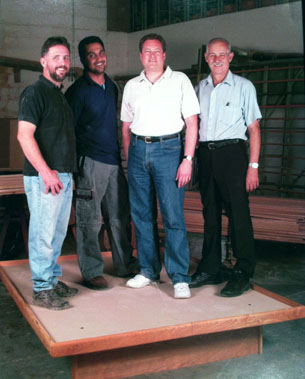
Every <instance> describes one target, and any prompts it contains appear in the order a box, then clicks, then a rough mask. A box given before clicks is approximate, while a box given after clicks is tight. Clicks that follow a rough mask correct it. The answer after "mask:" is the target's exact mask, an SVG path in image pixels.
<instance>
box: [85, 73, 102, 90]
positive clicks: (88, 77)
mask: <svg viewBox="0 0 305 379" xmlns="http://www.w3.org/2000/svg"><path fill="white" fill-rule="evenodd" d="M83 75H84V78H85V79H86V80H87V82H88V84H89V85H91V86H93V85H95V86H98V87H101V88H102V86H101V85H100V84H98V83H96V82H95V81H94V80H92V79H91V78H90V76H89V75H88V71H84V74H83ZM104 78H105V82H104V84H105V88H106V86H107V84H106V82H107V81H108V77H107V74H105V73H104Z"/></svg>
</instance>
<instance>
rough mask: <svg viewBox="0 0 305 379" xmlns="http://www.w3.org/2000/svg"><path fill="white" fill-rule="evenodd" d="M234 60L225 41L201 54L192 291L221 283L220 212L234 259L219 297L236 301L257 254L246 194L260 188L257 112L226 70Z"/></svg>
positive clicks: (252, 95)
mask: <svg viewBox="0 0 305 379" xmlns="http://www.w3.org/2000/svg"><path fill="white" fill-rule="evenodd" d="M233 56H234V54H233V52H232V51H231V46H230V44H229V42H228V41H226V40H225V39H223V38H214V39H212V40H211V41H210V42H209V43H208V45H207V51H206V53H205V60H206V62H207V63H208V65H209V67H210V70H211V74H210V75H209V76H208V78H206V79H204V80H202V81H201V82H200V83H199V85H198V87H197V88H196V92H197V96H198V99H199V102H200V129H199V149H198V150H199V151H198V153H199V185H200V193H201V199H202V203H203V205H204V210H203V216H204V243H203V248H202V259H201V261H200V263H199V265H198V267H197V270H196V272H195V274H194V275H193V276H192V280H191V283H190V287H200V286H203V285H207V284H219V283H222V282H223V281H225V278H224V277H223V275H222V274H221V215H222V208H224V209H225V210H226V213H227V215H228V217H229V219H230V227H231V238H232V246H233V251H234V255H235V257H236V258H237V262H236V265H235V267H234V270H233V273H232V275H231V276H230V279H229V281H228V283H227V284H226V285H225V287H224V288H223V289H222V290H221V292H220V295H221V296H224V297H234V296H239V295H241V294H242V293H244V292H245V291H247V290H248V289H250V284H249V278H250V277H251V276H252V275H253V272H254V267H255V250H254V239H253V227H252V222H251V216H250V210H249V200H248V193H249V192H250V191H253V190H254V189H256V188H257V187H258V185H259V178H258V160H259V152H260V128H259V119H260V118H261V113H260V110H259V107H258V104H257V98H256V91H255V88H254V86H253V84H252V83H251V82H250V81H249V80H247V79H245V78H243V77H240V76H238V75H234V74H232V72H231V71H230V69H229V66H230V62H231V61H232V59H233ZM248 139H249V147H250V157H249V159H248V153H247V143H246V141H247V140H248Z"/></svg>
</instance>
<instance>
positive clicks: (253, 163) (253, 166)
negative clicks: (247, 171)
mask: <svg viewBox="0 0 305 379" xmlns="http://www.w3.org/2000/svg"><path fill="white" fill-rule="evenodd" d="M249 166H250V167H252V168H258V163H257V162H252V163H251V162H250V163H249Z"/></svg>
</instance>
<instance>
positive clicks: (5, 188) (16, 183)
mask: <svg viewBox="0 0 305 379" xmlns="http://www.w3.org/2000/svg"><path fill="white" fill-rule="evenodd" d="M20 193H24V187H23V175H22V174H11V175H0V195H1V196H2V195H15V194H20Z"/></svg>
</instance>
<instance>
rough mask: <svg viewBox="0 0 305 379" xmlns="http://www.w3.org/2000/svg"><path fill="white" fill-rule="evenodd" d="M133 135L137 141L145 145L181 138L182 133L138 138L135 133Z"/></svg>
mask: <svg viewBox="0 0 305 379" xmlns="http://www.w3.org/2000/svg"><path fill="white" fill-rule="evenodd" d="M132 135H133V136H134V137H136V138H137V139H140V140H141V141H144V142H145V143H152V142H162V141H165V140H168V139H172V138H178V137H180V133H175V134H168V135H165V136H160V137H149V136H138V135H137V134H134V133H132Z"/></svg>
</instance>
